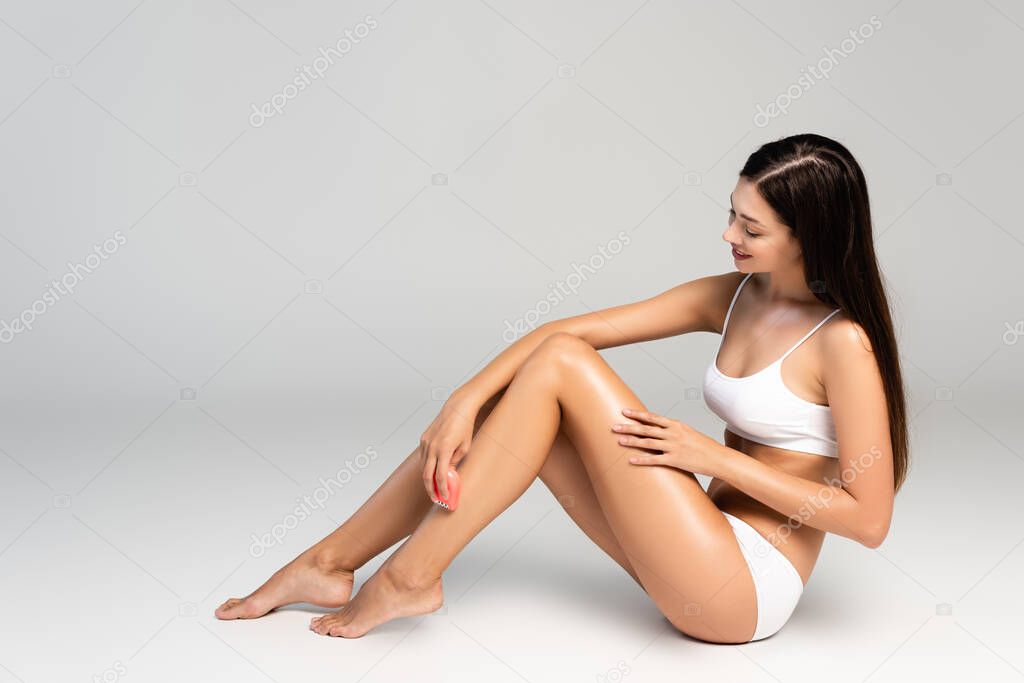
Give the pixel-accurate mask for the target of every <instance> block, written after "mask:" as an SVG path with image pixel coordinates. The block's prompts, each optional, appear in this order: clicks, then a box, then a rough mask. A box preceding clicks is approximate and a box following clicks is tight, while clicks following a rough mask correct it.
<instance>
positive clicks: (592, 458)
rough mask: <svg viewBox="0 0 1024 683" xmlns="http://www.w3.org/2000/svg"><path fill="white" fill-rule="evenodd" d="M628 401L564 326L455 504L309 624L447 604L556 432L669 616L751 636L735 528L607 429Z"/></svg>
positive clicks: (748, 592) (512, 394)
mask: <svg viewBox="0 0 1024 683" xmlns="http://www.w3.org/2000/svg"><path fill="white" fill-rule="evenodd" d="M623 407H633V408H637V409H641V410H642V409H644V407H643V404H642V403H641V402H640V400H639V399H638V398H637V397H636V395H635V394H634V393H633V392H632V391H631V390H630V389H629V387H628V386H627V385H626V384H625V383H624V382H623V381H622V379H621V378H619V377H618V375H616V374H615V373H614V371H612V369H611V368H610V367H608V365H607V363H605V362H604V359H603V358H602V357H601V356H600V354H598V353H597V352H596V351H595V350H594V348H593V347H591V346H590V345H589V344H587V343H586V342H584V341H583V340H581V339H579V338H577V337H574V336H572V335H568V334H555V335H552V336H551V337H549V338H548V339H546V340H545V341H544V342H543V343H542V344H541V345H540V346H539V347H538V348H537V349H536V350H535V351H534V353H532V354H531V355H530V357H529V358H527V360H526V361H525V362H524V363H523V365H522V367H521V368H520V369H519V371H518V372H517V373H516V376H515V378H514V379H513V381H512V383H511V384H510V385H509V387H508V388H507V390H506V391H505V395H504V396H503V397H502V399H501V401H500V402H499V403H498V405H497V406H495V408H494V410H493V411H492V412H491V414H490V415H489V416H488V417H487V419H486V420H485V421H484V424H483V426H482V427H481V428H480V432H479V434H478V436H477V437H476V438H475V439H474V442H473V446H472V448H471V449H470V454H469V455H468V456H467V457H466V459H465V460H464V461H463V464H462V465H461V466H460V474H461V475H462V500H461V502H460V504H459V509H458V510H456V511H454V512H449V511H444V510H440V509H433V510H431V511H429V512H428V513H427V515H426V517H425V518H424V519H423V521H422V523H421V524H420V525H419V526H418V527H417V529H416V531H415V532H414V533H413V534H412V535H411V536H410V537H409V538H408V539H407V540H406V542H405V543H403V544H402V546H401V547H400V548H399V549H398V550H397V551H396V552H395V553H394V554H392V555H391V557H389V558H388V559H387V561H386V562H385V563H384V565H382V566H381V568H380V569H379V570H378V571H377V573H376V574H374V575H373V576H372V577H371V578H370V579H369V580H368V581H367V582H366V583H365V584H364V585H363V587H362V589H361V590H360V591H359V594H358V595H357V596H356V597H355V598H354V599H353V600H352V601H351V602H350V603H348V604H347V605H346V606H345V607H344V608H343V609H341V610H340V611H338V612H336V613H334V614H330V615H325V616H323V617H318V618H316V619H313V620H312V622H311V628H313V630H315V631H317V632H318V633H322V634H330V635H340V636H345V637H358V636H360V635H362V634H364V633H366V632H367V631H368V630H370V629H371V628H373V627H374V626H376V625H377V624H380V623H382V622H384V621H387V620H389V619H394V618H396V617H401V616H409V615H412V614H422V613H424V612H429V611H433V610H435V609H437V608H438V607H440V605H441V604H442V602H443V595H442V592H441V575H442V573H443V572H444V570H445V569H446V568H447V567H448V565H449V564H450V563H451V561H452V560H453V559H454V557H455V556H456V554H457V553H458V552H459V551H460V550H461V549H462V548H463V547H464V546H465V545H466V544H467V543H468V542H469V541H470V540H471V539H472V538H473V537H474V536H475V535H476V534H477V533H479V531H480V530H481V529H482V528H483V527H484V526H486V525H487V524H488V523H489V522H490V521H491V520H492V519H494V517H496V516H497V515H498V514H500V513H501V512H502V511H503V510H504V509H505V508H507V507H508V506H509V505H510V504H511V503H512V502H513V501H514V500H515V499H516V498H517V497H518V496H519V495H521V494H522V492H523V491H524V490H525V489H526V488H527V487H528V486H529V485H530V483H531V482H532V481H533V479H534V477H536V476H537V474H538V472H539V471H540V469H541V467H542V466H543V463H544V459H545V458H546V457H547V454H548V453H549V452H550V450H551V447H552V444H553V442H554V440H555V438H556V436H557V434H558V432H559V429H561V430H563V431H564V432H565V434H566V435H567V436H568V437H569V439H570V440H571V441H572V443H573V444H574V445H575V447H576V449H577V452H578V453H579V455H580V457H581V459H582V462H583V464H584V466H585V468H586V471H587V473H588V475H589V478H590V481H591V483H592V485H593V489H594V491H595V493H596V497H597V500H598V501H599V502H600V505H601V508H602V510H603V511H604V514H605V517H606V519H607V521H608V523H609V526H610V528H611V530H612V532H613V534H614V536H615V538H616V539H617V541H618V544H619V546H620V547H621V548H622V550H623V552H624V553H625V554H626V556H627V557H628V558H629V562H630V564H631V565H632V567H633V568H634V569H635V571H636V572H637V574H638V575H639V578H640V581H641V584H642V585H643V586H644V588H645V589H646V590H647V592H648V594H649V595H650V596H651V598H652V599H653V600H654V602H655V604H656V605H657V606H658V608H659V609H660V610H661V611H662V613H663V614H665V616H666V617H667V618H668V619H669V621H670V622H671V623H672V624H673V625H674V626H676V627H677V628H678V629H679V630H681V631H683V632H684V633H687V634H689V635H692V636H695V637H698V638H701V639H703V640H708V641H712V642H730V643H738V642H746V641H747V640H748V639H749V637H750V636H751V634H752V633H753V631H754V626H755V623H756V616H757V613H756V603H755V594H754V585H753V581H752V579H751V577H750V574H749V572H748V571H747V567H746V561H745V560H744V558H743V556H742V554H741V553H740V550H739V546H738V545H737V543H736V539H735V536H734V534H733V531H732V527H731V526H730V525H729V523H728V521H727V520H726V519H725V517H724V516H723V515H722V513H721V511H720V510H719V509H718V508H717V507H716V506H715V505H714V503H712V502H711V499H710V498H709V497H708V496H707V494H706V493H705V491H704V489H703V488H702V487H701V485H700V483H699V482H698V481H697V479H696V477H694V476H693V475H692V474H690V473H688V472H683V471H681V470H677V469H674V468H669V467H636V466H634V465H631V464H630V463H629V462H628V456H629V455H631V454H633V453H635V452H636V450H635V449H633V448H629V447H626V446H622V445H621V444H619V443H618V434H616V433H614V432H612V431H611V424H612V423H614V422H624V421H626V420H627V419H628V418H626V417H625V416H623V415H622V413H621V409H622V408H623Z"/></svg>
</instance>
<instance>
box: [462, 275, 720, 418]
mask: <svg viewBox="0 0 1024 683" xmlns="http://www.w3.org/2000/svg"><path fill="white" fill-rule="evenodd" d="M735 275H736V274H735V273H726V274H724V275H710V276H707V277H702V278H698V279H696V280H691V281H690V282H685V283H683V284H681V285H677V286H675V287H673V288H672V289H669V290H667V291H664V292H662V293H660V294H658V295H656V296H653V297H650V298H648V299H644V300H643V301H637V302H635V303H630V304H624V305H621V306H613V307H611V308H605V309H602V310H599V311H594V312H593V313H585V314H583V315H577V316H573V317H569V318H563V319H561V320H553V321H551V322H547V323H544V324H543V325H541V326H540V327H538V328H536V329H535V330H533V331H531V332H530V333H529V334H526V335H524V336H523V337H521V338H519V339H517V340H516V341H515V342H514V343H513V344H511V345H510V346H509V347H508V348H506V349H505V350H504V351H502V352H501V353H500V354H498V355H497V356H496V357H495V358H494V359H493V360H491V362H490V363H488V364H487V366H486V367H484V368H483V369H482V370H481V371H480V372H478V373H477V374H476V375H475V376H474V377H473V378H472V379H470V380H469V381H468V382H466V383H465V384H463V385H462V386H460V387H459V388H458V389H456V390H455V391H454V392H452V398H451V399H449V400H450V401H452V402H453V403H454V404H456V405H465V406H467V407H470V408H479V407H480V406H482V405H483V404H484V403H485V402H486V401H487V400H488V399H489V398H491V397H492V396H494V394H496V393H498V392H499V391H501V390H502V389H504V388H505V387H506V386H508V383H509V382H511V381H512V377H513V376H514V375H515V373H516V371H517V370H518V369H519V366H521V365H522V364H523V361H525V360H526V358H527V357H528V356H529V355H530V354H531V353H533V350H534V349H536V348H537V346H539V345H540V343H541V342H543V341H544V340H545V339H546V338H547V337H549V336H550V335H552V334H554V333H556V332H568V333H569V334H572V335H575V336H577V337H579V338H580V339H583V340H585V341H587V342H588V343H589V344H591V345H592V346H593V347H594V348H595V349H605V348H609V347H613V346H623V345H625V344H632V343H634V342H639V341H649V340H652V339H662V338H664V337H670V336H673V335H677V334H683V333H684V332H694V331H711V330H714V329H716V328H715V323H713V322H712V318H714V315H713V314H712V313H711V312H712V311H715V310H716V309H718V308H721V309H722V310H723V311H724V310H725V306H727V305H728V302H729V297H731V296H732V292H733V290H734V289H735V287H736V283H735V279H736V277H735Z"/></svg>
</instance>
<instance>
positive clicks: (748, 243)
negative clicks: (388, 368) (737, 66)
mask: <svg viewBox="0 0 1024 683" xmlns="http://www.w3.org/2000/svg"><path fill="white" fill-rule="evenodd" d="M730 201H731V208H730V211H729V222H728V227H727V229H726V231H725V233H724V234H723V239H725V241H726V242H728V243H729V244H730V245H731V246H732V253H733V259H734V261H735V265H736V268H737V269H738V270H739V272H738V273H733V272H730V273H727V274H723V275H716V276H708V277H703V278H699V279H696V280H693V281H691V282H687V283H684V284H681V285H678V286H676V287H674V288H672V289H670V290H668V291H666V292H663V293H661V294H659V295H657V296H655V297H652V298H650V299H647V300H644V301H640V302H637V303H633V304H627V305H622V306H617V307H613V308H608V309H605V310H602V311H598V312H596V313H590V314H586V315H579V316H575V317H570V318H565V319H562V320H556V321H553V322H549V323H546V324H544V325H542V326H541V327H539V328H537V329H535V330H533V331H532V332H530V333H529V334H527V335H525V336H524V337H522V338H521V339H519V340H518V341H516V342H515V343H514V344H512V345H511V346H509V347H508V348H507V349H505V350H504V351H503V352H502V353H501V354H500V355H498V356H497V357H496V358H495V359H494V360H492V361H491V362H490V363H489V364H488V365H487V366H486V367H485V368H484V369H483V370H481V371H480V372H479V373H478V374H477V375H476V376H475V377H473V378H472V379H471V380H470V381H469V382H467V383H466V384H464V385H463V386H461V387H459V388H458V389H457V390H456V391H455V392H453V394H452V395H451V397H450V398H449V399H448V401H447V402H446V403H445V405H444V408H443V409H442V410H441V412H440V414H439V415H438V416H437V418H435V420H434V421H433V423H432V424H431V425H430V426H429V427H428V428H427V430H426V431H425V432H424V434H423V435H422V438H421V440H420V444H419V445H418V447H417V448H416V449H415V450H413V452H412V453H410V454H409V456H408V458H406V459H405V461H404V462H403V463H402V464H401V465H399V466H398V468H397V469H396V470H395V471H394V473H392V474H391V476H390V477H389V478H388V479H387V481H385V482H384V483H383V484H382V485H381V487H380V488H379V489H378V490H377V491H376V492H375V493H374V494H373V496H371V497H370V499H369V500H367V501H366V502H365V503H364V504H363V506H362V507H361V508H360V509H359V510H358V511H357V512H356V513H355V514H354V515H353V516H352V517H351V518H350V519H349V520H348V521H347V522H345V524H343V525H342V526H341V527H339V528H338V529H337V530H336V531H334V532H332V533H331V534H330V535H329V536H327V537H326V538H324V539H323V540H321V541H320V542H318V543H316V544H315V545H314V546H313V547H311V548H310V549H308V550H307V551H305V552H304V553H303V554H301V555H300V556H299V557H297V558H296V559H295V560H293V561H292V562H291V563H290V564H288V565H287V566H285V567H284V568H282V569H281V570H279V571H278V572H277V573H275V574H274V575H273V576H272V577H271V578H270V579H269V580H268V581H267V582H266V583H265V584H264V585H263V586H261V587H260V588H259V589H258V590H257V591H255V592H254V593H252V594H251V595H249V596H248V597H246V598H244V599H236V598H232V599H229V600H227V601H226V602H225V603H224V604H222V605H221V606H220V607H219V608H218V609H217V610H216V615H217V616H218V617H219V618H221V619H238V618H253V617H258V616H261V615H263V614H266V613H267V612H268V611H270V610H271V609H273V608H275V607H277V606H279V605H283V604H286V603H291V602H310V603H313V604H316V605H322V606H328V607H339V606H342V605H344V607H342V609H340V610H339V611H337V612H334V613H330V614H326V615H322V616H319V617H316V618H314V619H313V620H312V621H311V622H310V628H311V629H312V630H314V631H316V632H317V633H319V634H323V635H334V636H343V637H359V636H361V635H363V634H364V633H366V632H367V631H369V630H370V629H372V628H374V627H375V626H377V625H379V624H381V623H383V622H385V621H388V620H390V619H394V618H397V617H403V616H411V615H416V614H424V613H427V612H431V611H434V610H436V609H438V608H439V607H440V606H441V605H442V603H443V594H442V581H441V576H442V574H443V572H444V570H445V569H446V568H447V567H448V565H449V564H450V563H451V562H452V560H453V559H454V558H455V556H456V554H457V553H458V552H459V551H460V550H461V549H462V548H463V547H464V546H465V545H466V544H467V543H468V542H469V541H470V540H471V539H472V538H473V537H474V536H475V535H476V534H477V533H478V532H479V531H480V530H481V529H482V528H483V527H484V526H486V525H487V524H488V523H489V522H490V521H491V520H493V519H494V518H495V517H496V516H497V515H498V514H500V513H501V512H502V511H503V510H504V509H505V508H506V507H508V506H509V505H510V504H511V503H512V502H513V501H515V500H516V499H517V498H518V497H519V496H520V495H521V494H522V493H523V492H524V491H525V490H526V489H527V488H528V487H529V486H530V484H531V483H532V482H533V480H534V478H535V477H540V478H541V480H542V481H543V482H544V484H545V485H546V486H547V487H548V488H549V489H550V490H551V492H552V493H553V494H554V495H555V496H556V497H557V498H558V500H559V501H561V502H563V505H564V506H565V508H566V510H567V512H568V513H569V515H570V516H571V517H572V519H573V520H574V521H575V522H576V523H577V524H578V525H579V526H580V527H581V528H582V530H583V531H584V532H585V533H586V534H587V535H588V536H589V537H590V538H591V539H592V540H593V541H594V542H595V543H596V544H597V545H598V546H600V547H601V548H602V549H603V550H604V551H605V552H607V553H608V554H609V555H610V556H611V557H612V558H613V559H614V560H615V561H616V562H618V563H619V565H621V566H622V568H623V569H624V570H625V571H626V572H628V573H629V574H630V576H632V577H633V579H634V580H636V581H637V582H638V583H639V584H640V585H641V586H642V587H643V588H644V590H645V591H646V592H647V594H648V595H649V597H650V598H651V599H652V600H653V601H654V603H655V604H656V605H657V607H658V609H659V610H660V611H661V612H662V613H663V614H664V615H665V617H666V618H667V619H668V620H669V621H670V622H671V623H672V624H673V625H674V626H675V627H676V628H677V629H678V630H680V631H682V632H683V633H685V634H687V635H690V636H692V637H695V638H698V639H701V640H705V641H708V642H715V643H745V642H749V641H751V640H759V639H761V638H765V637H767V636H770V635H772V634H773V633H775V632H777V631H778V630H779V629H780V628H781V627H782V626H783V625H784V624H785V623H786V621H787V620H788V619H789V617H790V615H791V613H792V612H793V609H794V607H795V606H796V604H797V601H798V600H799V598H800V595H801V593H802V591H803V588H804V585H805V584H806V583H807V580H808V578H809V577H810V574H811V570H812V569H813V568H814V565H815V562H816V561H817V557H818V553H819V551H820V549H821V546H822V542H823V540H824V536H825V533H826V532H831V533H835V534H839V535H841V536H846V537H848V538H851V539H853V540H855V541H858V542H859V543H861V544H863V545H865V546H867V547H869V548H875V547H878V545H879V544H881V543H882V541H883V539H884V538H885V536H886V534H887V531H888V528H889V522H890V519H891V516H892V509H893V497H894V495H895V492H896V491H897V490H898V489H899V487H900V486H901V485H902V483H903V480H904V478H905V476H906V471H907V464H908V445H907V436H906V419H905V405H904V392H903V386H902V379H901V373H900V366H899V357H898V354H897V349H896V343H895V337H894V334H893V327H892V321H891V318H890V314H889V308H888V303H887V300H886V296H885V293H884V290H883V286H882V282H881V277H880V274H879V271H878V264H877V262H876V258H875V254H874V247H873V244H872V239H871V216H870V212H869V207H868V194H867V187H866V183H865V180H864V175H863V173H862V172H861V169H860V167H859V166H858V164H857V162H856V161H855V160H854V159H853V157H852V156H851V154H850V153H849V151H848V150H847V149H846V148H845V147H844V146H842V145H840V144H839V143H837V142H835V141H833V140H830V139H828V138H825V137H822V136H819V135H811V134H806V135H795V136H792V137H788V138H784V139H781V140H777V141H775V142H771V143H768V144H766V145H764V146H762V147H761V148H760V149H758V150H757V151H756V152H755V153H754V154H753V155H751V156H750V158H749V159H748V160H747V163H746V165H745V166H744V167H743V169H742V170H741V171H740V177H739V180H738V182H737V183H736V187H735V189H734V191H733V193H732V195H731V199H730ZM826 323H827V324H826ZM694 331H715V332H718V331H720V332H721V334H722V339H721V342H720V344H719V349H718V351H717V353H716V355H715V357H714V358H713V359H712V361H711V363H710V365H709V366H708V368H707V372H706V374H705V377H704V398H705V400H706V401H707V403H708V405H709V407H710V408H711V409H712V410H713V411H714V412H715V413H716V414H718V415H719V416H720V417H722V418H723V419H724V420H725V421H726V431H725V435H724V444H722V443H719V442H718V441H716V440H714V439H712V438H710V437H708V436H706V435H704V434H701V433H700V432H697V431H695V430H694V429H693V428H691V427H690V426H689V425H687V424H685V423H682V422H680V421H678V420H673V419H670V418H666V417H664V416H661V415H657V414H655V413H652V412H650V411H647V410H646V408H645V407H644V405H643V404H642V403H641V401H640V399H639V398H637V397H636V395H635V394H634V393H633V392H632V391H631V390H630V388H629V387H628V386H627V385H626V384H625V382H623V380H622V379H621V378H620V377H619V376H618V375H616V374H615V372H614V371H613V370H612V369H611V368H610V367H609V366H608V365H607V364H606V363H605V361H604V360H603V358H602V357H601V355H600V354H599V353H598V352H597V349H604V348H609V347H613V346H621V345H624V344H630V343H633V342H639V341H647V340H651V339H660V338H664V337H669V336H672V335H677V334H682V333H685V332H694ZM727 331H728V335H727V336H726V332H727ZM794 341H795V343H794ZM783 361H787V362H785V363H783ZM471 444H472V447H471ZM466 456H469V457H466ZM456 465H458V466H459V467H458V470H457V471H458V473H459V475H460V479H461V482H462V495H461V503H460V504H459V506H458V507H457V509H455V510H447V509H443V508H442V507H441V506H439V505H438V506H433V505H432V504H431V501H435V502H437V499H436V497H435V495H434V493H433V492H434V486H435V485H436V486H437V489H438V490H439V491H440V493H441V495H442V497H447V495H448V493H449V490H448V487H449V478H448V476H446V475H447V473H448V470H449V467H454V466H456ZM695 474H704V475H707V476H710V477H712V481H711V484H710V485H709V487H708V490H707V491H706V492H705V490H704V489H703V487H702V486H701V485H700V483H699V482H698V481H697V478H696V477H695ZM424 490H425V491H426V494H427V495H424ZM406 536H408V537H409V538H408V539H407V540H406V541H405V542H404V543H403V544H402V545H401V546H400V547H399V548H398V549H397V550H396V551H395V552H394V553H393V554H392V555H391V556H390V557H388V559H387V560H386V561H385V562H384V563H383V564H382V566H381V567H380V568H379V569H378V570H377V572H376V573H375V574H374V575H373V576H371V577H370V578H369V579H368V580H367V581H366V583H365V584H364V585H363V586H362V588H361V589H360V591H359V593H358V594H357V595H356V596H355V597H354V598H352V599H351V601H350V600H349V597H350V594H351V591H352V584H353V571H354V570H356V569H358V568H359V567H361V566H363V565H364V564H365V563H366V562H367V561H368V560H370V559H371V558H372V557H374V556H375V555H377V554H378V553H380V552H382V551H383V550H385V549H386V548H389V547H390V546H391V545H393V544H394V543H397V542H398V541H400V540H402V539H403V538H405V537H406Z"/></svg>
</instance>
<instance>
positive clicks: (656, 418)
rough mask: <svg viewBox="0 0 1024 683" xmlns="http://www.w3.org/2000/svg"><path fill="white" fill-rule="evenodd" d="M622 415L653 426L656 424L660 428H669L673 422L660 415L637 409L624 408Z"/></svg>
mask: <svg viewBox="0 0 1024 683" xmlns="http://www.w3.org/2000/svg"><path fill="white" fill-rule="evenodd" d="M622 414H623V415H625V416H626V417H631V418H633V419H635V420H640V421H641V422H650V423H651V424H656V425H658V426H659V427H668V426H669V424H670V423H671V422H672V420H671V419H669V418H667V417H663V416H661V415H658V414H657V413H652V412H650V411H647V410H637V409H636V408H623V409H622Z"/></svg>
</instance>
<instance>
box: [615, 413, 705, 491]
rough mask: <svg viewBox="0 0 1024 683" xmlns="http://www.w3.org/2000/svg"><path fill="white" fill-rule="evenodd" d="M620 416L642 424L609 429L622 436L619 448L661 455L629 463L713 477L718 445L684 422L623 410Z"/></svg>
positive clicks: (621, 424)
mask: <svg viewBox="0 0 1024 683" xmlns="http://www.w3.org/2000/svg"><path fill="white" fill-rule="evenodd" d="M622 414H623V415H625V416H626V417H629V418H632V419H634V420H637V421H639V422H640V423H642V424H637V423H635V422H625V423H616V424H614V425H612V430H613V431H615V432H617V433H618V434H620V435H621V436H620V437H619V443H620V444H622V445H623V446H629V447H635V448H638V449H649V450H653V451H660V453H659V454H655V455H650V454H647V455H642V454H637V455H634V456H631V457H630V458H629V461H630V462H631V463H633V464H634V465H668V466H669V467H676V468H678V469H681V470H686V471H687V472H693V473H694V474H705V475H709V476H714V474H713V473H714V469H715V467H714V465H715V456H716V449H717V448H721V447H722V445H721V444H720V443H718V442H717V441H715V440H714V439H712V438H711V437H709V436H707V435H706V434H703V433H701V432H698V431H697V430H696V429H694V428H693V427H691V426H690V425H688V424H686V423H684V422H680V421H679V420H673V419H671V418H667V417H664V416H662V415H658V414H657V413H651V412H647V411H643V410H634V409H632V408H623V410H622ZM634 435H635V436H634Z"/></svg>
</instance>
